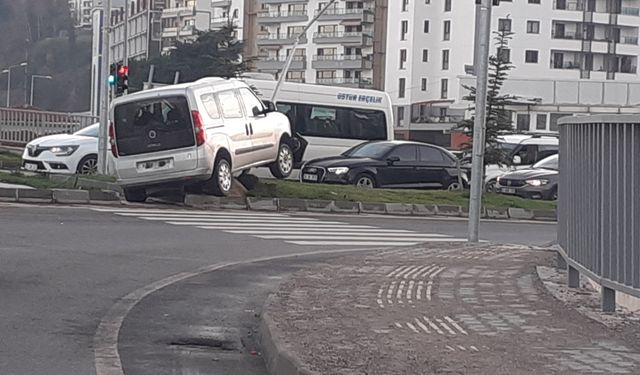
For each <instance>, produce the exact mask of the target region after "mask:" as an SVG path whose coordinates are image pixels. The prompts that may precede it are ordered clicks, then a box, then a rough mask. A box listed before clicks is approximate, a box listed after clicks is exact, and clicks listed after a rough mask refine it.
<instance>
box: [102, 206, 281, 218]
mask: <svg viewBox="0 0 640 375" xmlns="http://www.w3.org/2000/svg"><path fill="white" fill-rule="evenodd" d="M91 209H92V210H94V211H98V212H111V213H125V214H131V215H128V216H137V215H139V214H160V215H167V214H188V215H230V214H233V215H236V216H285V217H288V216H289V215H285V214H278V213H268V212H265V213H260V212H247V211H233V210H228V211H226V210H225V211H199V210H166V209H148V208H94V207H91Z"/></svg>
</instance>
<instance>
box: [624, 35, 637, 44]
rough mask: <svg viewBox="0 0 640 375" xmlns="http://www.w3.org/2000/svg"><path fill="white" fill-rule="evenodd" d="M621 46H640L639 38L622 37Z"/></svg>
mask: <svg viewBox="0 0 640 375" xmlns="http://www.w3.org/2000/svg"><path fill="white" fill-rule="evenodd" d="M620 43H621V44H633V45H638V37H637V36H622V37H620Z"/></svg>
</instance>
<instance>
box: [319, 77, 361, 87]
mask: <svg viewBox="0 0 640 375" xmlns="http://www.w3.org/2000/svg"><path fill="white" fill-rule="evenodd" d="M316 83H317V84H318V85H325V86H344V87H358V88H371V86H372V84H371V80H370V79H365V78H317V79H316Z"/></svg>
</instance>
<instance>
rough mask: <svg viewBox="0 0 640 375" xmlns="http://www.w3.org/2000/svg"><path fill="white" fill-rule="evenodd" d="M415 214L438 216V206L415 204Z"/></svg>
mask: <svg viewBox="0 0 640 375" xmlns="http://www.w3.org/2000/svg"><path fill="white" fill-rule="evenodd" d="M413 214H414V215H416V216H436V215H437V214H438V206H435V205H429V204H414V205H413Z"/></svg>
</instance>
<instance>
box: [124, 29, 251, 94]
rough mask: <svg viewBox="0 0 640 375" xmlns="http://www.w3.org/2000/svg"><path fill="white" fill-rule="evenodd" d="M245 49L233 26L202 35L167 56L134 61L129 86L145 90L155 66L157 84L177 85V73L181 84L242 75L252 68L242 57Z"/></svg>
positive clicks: (130, 69)
mask: <svg viewBox="0 0 640 375" xmlns="http://www.w3.org/2000/svg"><path fill="white" fill-rule="evenodd" d="M243 48H244V45H243V43H242V41H239V40H237V39H236V38H235V28H234V26H232V25H228V26H225V27H223V28H222V29H221V30H215V31H208V32H200V33H199V34H198V37H197V39H196V40H194V41H187V42H179V43H177V45H176V47H175V49H173V50H172V51H171V52H170V53H169V54H167V55H163V56H158V57H155V58H151V59H149V60H140V61H130V62H129V87H130V88H131V89H132V90H134V91H135V90H139V89H141V88H142V83H143V82H145V81H146V80H147V78H148V74H149V69H150V67H151V65H153V66H154V67H155V72H154V78H153V81H154V82H158V83H173V78H174V75H175V72H180V81H181V82H190V81H195V80H197V79H200V78H203V77H225V78H228V77H235V76H238V75H240V74H242V73H244V72H246V71H247V70H248V69H249V67H248V63H249V61H247V60H246V59H242V58H241V57H242V52H243Z"/></svg>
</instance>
